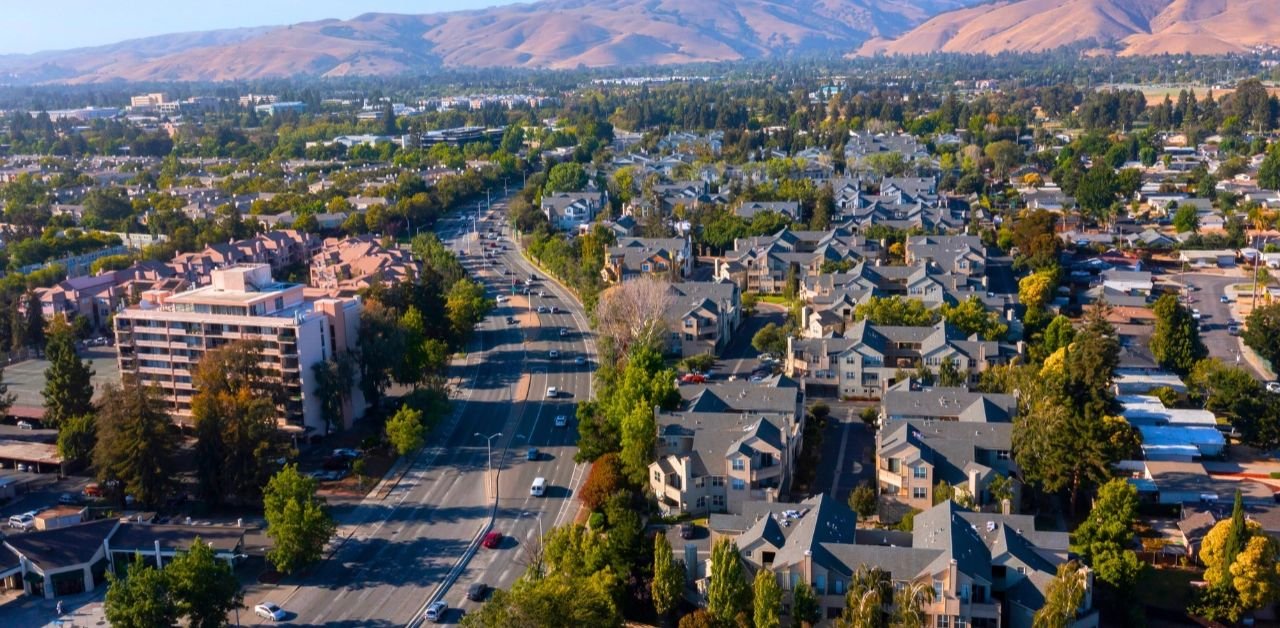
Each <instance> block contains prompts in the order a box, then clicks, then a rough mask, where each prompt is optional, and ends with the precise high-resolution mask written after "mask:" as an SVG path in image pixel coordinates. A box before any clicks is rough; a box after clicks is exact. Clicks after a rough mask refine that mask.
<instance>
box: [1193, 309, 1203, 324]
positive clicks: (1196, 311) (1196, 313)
mask: <svg viewBox="0 0 1280 628" xmlns="http://www.w3.org/2000/svg"><path fill="white" fill-rule="evenodd" d="M1201 317H1202V315H1201V314H1200V310H1199V308H1194V307H1193V308H1191V318H1192V319H1193V320H1197V321H1198V320H1200V318H1201Z"/></svg>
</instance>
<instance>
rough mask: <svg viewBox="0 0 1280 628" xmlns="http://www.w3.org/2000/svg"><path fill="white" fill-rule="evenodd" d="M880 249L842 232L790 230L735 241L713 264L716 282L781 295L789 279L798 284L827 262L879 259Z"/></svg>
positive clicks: (837, 230) (873, 242)
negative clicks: (729, 249) (732, 283)
mask: <svg viewBox="0 0 1280 628" xmlns="http://www.w3.org/2000/svg"><path fill="white" fill-rule="evenodd" d="M883 253H884V251H883V247H881V246H880V244H879V243H878V242H876V241H874V240H867V239H866V238H863V237H860V236H855V235H853V234H852V233H850V232H848V231H846V230H843V229H833V230H831V231H793V230H791V229H789V228H788V229H783V230H781V231H779V232H778V233H776V234H774V235H771V236H761V237H755V238H739V239H737V240H734V246H733V250H732V251H728V252H726V253H725V255H724V257H723V258H721V259H719V260H717V261H716V267H715V272H714V277H715V279H716V281H732V282H734V283H736V284H738V287H739V288H740V289H741V290H742V291H743V292H758V293H760V294H782V293H783V292H784V291H785V290H786V288H787V283H788V281H789V280H790V278H791V277H793V276H794V277H795V278H796V279H797V280H798V281H803V280H804V278H806V277H809V276H811V275H817V274H819V273H820V272H822V269H823V266H824V265H826V264H828V263H841V262H844V261H846V260H853V261H855V262H856V261H858V260H862V259H881V258H882V257H883Z"/></svg>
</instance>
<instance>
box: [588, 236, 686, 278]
mask: <svg viewBox="0 0 1280 628" xmlns="http://www.w3.org/2000/svg"><path fill="white" fill-rule="evenodd" d="M692 270H693V244H692V243H691V242H690V240H689V238H632V237H626V238H619V239H618V244H617V246H612V247H609V250H608V252H606V253H605V259H604V265H603V266H602V267H601V269H600V276H601V278H602V279H603V280H604V282H605V283H617V282H620V281H626V280H628V279H634V278H636V277H643V276H646V275H647V276H653V277H658V278H660V279H666V280H669V281H680V280H681V279H683V278H684V277H685V276H686V275H688V274H689V273H690V272H691V271H692Z"/></svg>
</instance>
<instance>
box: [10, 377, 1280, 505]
mask: <svg viewBox="0 0 1280 628" xmlns="http://www.w3.org/2000/svg"><path fill="white" fill-rule="evenodd" d="M1267 392H1269V393H1277V394H1280V382H1277V381H1270V382H1267ZM11 522H12V520H11Z"/></svg>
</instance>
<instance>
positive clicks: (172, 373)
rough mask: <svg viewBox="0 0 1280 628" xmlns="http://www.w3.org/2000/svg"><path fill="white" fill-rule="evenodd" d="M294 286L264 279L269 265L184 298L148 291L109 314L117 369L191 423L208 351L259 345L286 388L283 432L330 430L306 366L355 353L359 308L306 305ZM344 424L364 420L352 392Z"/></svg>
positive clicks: (238, 271) (222, 273) (229, 271)
mask: <svg viewBox="0 0 1280 628" xmlns="http://www.w3.org/2000/svg"><path fill="white" fill-rule="evenodd" d="M303 289H304V286H302V285H301V284H293V283H284V282H278V281H275V280H273V279H272V278H271V267H270V266H269V265H267V264H245V265H238V266H232V267H229V268H223V269H219V270H215V271H213V278H212V282H211V283H210V284H209V285H207V286H203V287H200V288H196V289H194V290H189V291H186V292H179V293H176V294H174V293H170V292H167V291H151V292H146V293H144V294H143V298H142V301H141V303H140V304H139V305H138V306H136V307H131V308H129V309H126V310H122V311H120V312H119V313H118V314H116V317H115V331H116V347H117V350H118V352H119V360H120V372H121V373H122V374H125V373H129V374H133V375H135V376H136V377H137V378H138V379H139V381H140V382H141V383H143V384H147V385H152V386H157V387H159V388H160V390H162V391H163V395H164V399H165V402H166V404H167V405H168V409H169V412H170V414H171V415H172V416H173V418H174V419H175V420H176V421H178V422H180V423H189V422H190V420H191V398H192V396H194V395H195V393H196V390H195V387H194V386H193V383H192V375H193V373H194V371H195V368H196V365H197V364H198V363H199V362H200V359H201V358H203V357H204V355H205V352H207V351H209V350H211V349H216V348H218V347H221V346H223V345H226V344H228V343H231V342H235V341H238V340H257V341H260V342H261V343H262V364H263V365H264V366H266V367H268V368H271V369H273V370H274V371H276V372H277V373H279V376H280V378H281V379H282V380H283V382H284V386H285V392H286V395H285V397H286V398H285V402H284V404H283V405H282V406H281V407H280V409H279V410H280V412H279V417H278V421H279V425H280V427H281V429H284V430H286V431H288V432H292V433H293V434H295V435H298V436H302V435H317V434H324V433H326V431H327V425H326V421H325V417H324V415H323V412H322V410H321V404H320V399H319V397H318V396H317V394H316V377H315V373H314V371H313V369H312V366H313V365H315V364H316V363H319V362H322V361H324V360H328V359H330V358H332V357H334V355H336V354H338V353H339V352H341V351H351V350H354V349H355V347H356V337H357V334H358V329H359V318H360V310H361V305H360V302H359V301H358V300H355V299H321V300H318V301H314V302H309V301H306V300H305V299H304V298H303ZM348 399H349V402H348V405H347V407H346V408H344V412H343V414H344V417H343V424H344V427H346V426H350V425H351V423H352V422H353V421H354V420H356V419H358V418H360V417H361V416H362V415H363V414H364V407H365V402H364V396H363V395H362V394H361V392H360V388H359V386H358V385H357V386H353V387H352V391H351V394H350V395H349V397H348Z"/></svg>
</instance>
